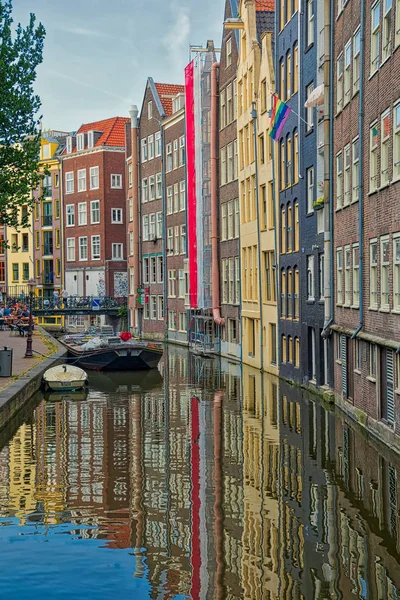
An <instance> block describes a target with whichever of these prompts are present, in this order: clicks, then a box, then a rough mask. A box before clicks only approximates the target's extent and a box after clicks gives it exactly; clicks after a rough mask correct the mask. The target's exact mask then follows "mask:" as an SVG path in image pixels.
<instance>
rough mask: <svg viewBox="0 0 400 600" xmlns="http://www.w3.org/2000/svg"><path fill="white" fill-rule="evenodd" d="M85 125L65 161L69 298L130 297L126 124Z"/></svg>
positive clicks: (118, 121)
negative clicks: (126, 190) (127, 252)
mask: <svg viewBox="0 0 400 600" xmlns="http://www.w3.org/2000/svg"><path fill="white" fill-rule="evenodd" d="M128 121H129V119H127V118H123V117H114V118H111V119H106V120H104V121H97V122H95V123H89V124H86V125H82V127H81V128H80V129H79V130H78V132H77V133H76V134H75V135H70V136H68V137H67V140H66V149H65V153H64V154H63V156H62V177H63V223H64V252H65V286H66V289H67V290H68V292H69V295H70V296H95V297H97V296H100V297H101V296H115V297H123V296H127V295H128V289H127V287H128V281H127V268H126V222H125V219H126V214H125V212H126V211H125V206H126V199H125V166H124V163H125V123H126V122H128Z"/></svg>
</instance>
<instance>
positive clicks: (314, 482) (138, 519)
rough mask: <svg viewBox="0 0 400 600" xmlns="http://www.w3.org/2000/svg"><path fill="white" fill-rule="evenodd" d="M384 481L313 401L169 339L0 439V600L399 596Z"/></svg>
mask: <svg viewBox="0 0 400 600" xmlns="http://www.w3.org/2000/svg"><path fill="white" fill-rule="evenodd" d="M399 476H400V461H399V459H398V458H397V457H396V456H394V455H393V454H391V452H390V451H389V450H388V449H387V448H385V447H383V446H381V445H380V444H379V443H378V442H376V441H374V440H372V439H368V438H367V436H366V435H365V433H364V432H363V431H362V430H360V429H359V428H358V427H357V426H355V425H354V424H353V423H352V422H350V421H349V420H347V418H345V417H344V415H343V414H342V413H340V412H335V411H334V410H333V409H329V408H328V409H326V408H324V407H323V406H322V405H321V404H320V403H319V401H318V400H317V399H316V398H315V397H313V396H310V395H307V394H306V393H304V392H302V391H299V390H297V389H296V388H294V387H292V386H290V385H289V384H286V383H284V382H282V381H278V380H276V379H273V378H271V377H270V376H267V375H264V376H263V377H262V376H261V375H260V373H259V372H258V371H255V370H252V369H247V368H243V370H242V371H241V370H240V368H239V367H238V366H237V365H234V364H228V363H221V361H217V360H216V361H212V360H208V359H202V358H200V357H195V356H189V354H188V353H187V352H186V351H185V350H181V349H175V348H169V349H168V350H167V353H166V356H165V357H164V359H163V363H162V364H161V365H160V371H159V372H158V371H155V372H152V373H147V374H140V375H138V374H135V373H127V374H92V375H91V376H90V392H89V395H88V396H87V398H79V397H75V398H64V399H63V398H57V397H46V398H43V396H41V395H38V396H37V397H35V398H33V399H32V403H31V406H29V407H27V409H26V410H25V411H24V412H22V413H20V414H19V415H18V416H17V418H16V420H15V421H14V422H13V423H12V425H11V426H10V427H9V428H8V429H7V430H6V431H4V432H3V433H2V434H1V437H0V525H1V527H0V548H1V567H0V590H1V597H4V598H7V600H14V599H18V600H24V599H28V598H29V600H32V599H36V598H38V599H39V598H40V599H41V600H51V599H71V598H73V599H74V600H77V599H85V600H88V599H90V600H92V599H95V600H97V599H101V600H103V599H109V598H110V599H112V598H118V599H121V600H122V599H124V600H125V599H128V598H129V599H137V600H141V599H143V600H148V599H159V600H169V599H189V598H191V599H193V600H203V599H208V600H214V599H217V600H225V599H236V598H237V599H239V598H240V599H243V598H246V599H249V600H261V599H265V600H271V599H279V600H283V599H285V600H288V599H290V600H291V599H294V600H299V599H304V600H309V599H328V598H329V599H332V598H343V599H345V600H347V599H353V598H368V599H369V598H371V599H376V600H386V599H389V600H393V599H398V598H399V597H400V566H399V558H400V554H399V552H400V517H399V501H400V495H399V487H400V485H399Z"/></svg>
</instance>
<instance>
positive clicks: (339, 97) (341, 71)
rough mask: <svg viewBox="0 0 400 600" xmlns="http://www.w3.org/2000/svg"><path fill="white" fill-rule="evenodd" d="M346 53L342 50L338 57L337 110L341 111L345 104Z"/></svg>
mask: <svg viewBox="0 0 400 600" xmlns="http://www.w3.org/2000/svg"><path fill="white" fill-rule="evenodd" d="M343 94H344V53H343V52H341V53H340V54H339V56H338V57H337V59H336V112H337V113H339V112H340V111H341V110H342V109H343V106H344V95H343Z"/></svg>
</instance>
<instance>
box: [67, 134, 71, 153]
mask: <svg viewBox="0 0 400 600" xmlns="http://www.w3.org/2000/svg"><path fill="white" fill-rule="evenodd" d="M71 152H72V136H71V135H67V154H71Z"/></svg>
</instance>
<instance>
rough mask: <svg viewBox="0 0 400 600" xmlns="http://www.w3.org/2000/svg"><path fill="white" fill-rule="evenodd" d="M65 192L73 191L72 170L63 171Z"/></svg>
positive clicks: (71, 192) (70, 192)
mask: <svg viewBox="0 0 400 600" xmlns="http://www.w3.org/2000/svg"><path fill="white" fill-rule="evenodd" d="M65 193H66V194H73V193H74V172H73V171H68V172H67V173H65Z"/></svg>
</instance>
